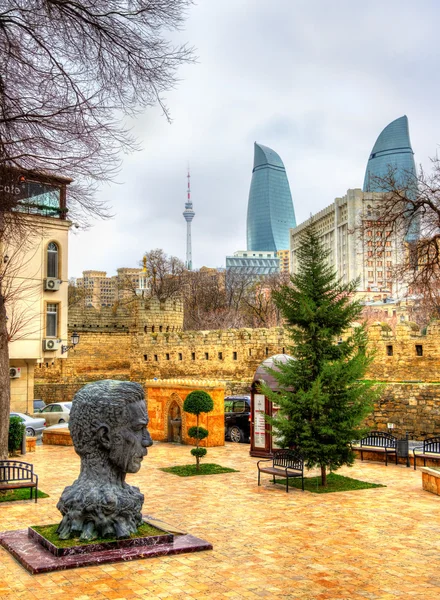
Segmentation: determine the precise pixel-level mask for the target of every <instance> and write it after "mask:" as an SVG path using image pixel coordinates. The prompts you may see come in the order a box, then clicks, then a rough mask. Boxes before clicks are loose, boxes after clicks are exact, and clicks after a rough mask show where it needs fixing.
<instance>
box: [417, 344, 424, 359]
mask: <svg viewBox="0 0 440 600" xmlns="http://www.w3.org/2000/svg"><path fill="white" fill-rule="evenodd" d="M416 356H423V346H422V344H416Z"/></svg>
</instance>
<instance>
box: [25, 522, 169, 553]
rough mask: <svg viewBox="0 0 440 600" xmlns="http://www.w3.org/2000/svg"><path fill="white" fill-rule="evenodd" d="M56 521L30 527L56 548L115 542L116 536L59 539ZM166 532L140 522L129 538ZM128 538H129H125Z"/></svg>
mask: <svg viewBox="0 0 440 600" xmlns="http://www.w3.org/2000/svg"><path fill="white" fill-rule="evenodd" d="M58 525H59V524H58V523H56V524H55V525H32V529H35V531H37V532H38V533H39V534H40V535H42V536H43V537H44V538H46V540H48V541H49V542H51V543H52V544H53V545H54V546H56V547H57V548H71V547H72V546H88V545H90V544H100V543H103V542H117V541H118V540H117V539H116V538H96V539H94V540H91V541H87V542H83V541H81V540H80V539H79V537H73V538H69V539H68V540H60V539H59V537H58V534H57V533H56V531H57V529H58ZM165 534H166V532H165V531H162V530H161V529H157V528H156V527H153V525H150V524H149V523H142V525H140V526H139V527H138V530H137V531H136V533H132V534H131V535H130V536H129V537H130V538H131V539H135V538H144V537H152V536H156V535H165ZM126 539H129V538H126Z"/></svg>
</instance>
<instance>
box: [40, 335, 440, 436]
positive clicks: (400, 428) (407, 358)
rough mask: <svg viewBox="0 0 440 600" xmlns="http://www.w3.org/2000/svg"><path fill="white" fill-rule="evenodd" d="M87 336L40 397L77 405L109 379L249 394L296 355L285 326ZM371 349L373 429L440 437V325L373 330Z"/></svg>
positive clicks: (48, 378)
mask: <svg viewBox="0 0 440 600" xmlns="http://www.w3.org/2000/svg"><path fill="white" fill-rule="evenodd" d="M80 335H81V339H80V343H79V344H78V346H77V347H76V349H75V351H70V353H69V357H68V359H67V360H64V361H54V364H52V363H46V364H45V365H43V366H41V367H40V368H38V367H37V368H36V371H35V397H36V398H40V397H41V398H43V399H44V400H45V401H46V402H49V401H54V400H70V399H71V397H72V396H73V394H74V393H75V391H76V390H77V389H79V388H80V387H81V386H82V385H84V384H85V383H87V382H89V381H95V380H97V379H104V378H113V379H127V380H133V381H139V382H145V381H146V380H153V379H154V378H158V379H160V380H169V379H176V378H192V379H197V380H216V381H218V382H220V383H222V384H223V385H224V386H225V393H226V394H231V393H235V394H236V393H243V392H248V391H249V385H250V383H251V381H252V378H253V376H254V373H255V370H256V368H257V366H258V365H259V364H260V363H261V362H262V361H263V360H264V359H265V358H266V357H267V356H272V355H274V354H281V353H283V352H286V353H289V349H288V343H289V340H288V339H287V336H286V333H285V331H284V330H283V329H282V328H273V329H234V330H226V331H223V330H222V331H186V332H184V331H177V332H176V331H175V332H174V333H173V332H166V331H165V332H164V331H162V332H161V333H160V332H154V333H151V332H150V331H147V332H145V331H144V330H143V329H142V328H141V329H140V330H139V329H136V330H135V331H133V330H132V331H129V329H128V328H127V330H125V329H124V330H121V329H119V330H111V329H110V328H106V330H105V331H103V330H101V329H100V328H91V329H87V328H84V329H83V330H81V331H80ZM369 345H370V347H371V348H374V350H375V358H374V360H373V362H372V364H371V366H370V369H369V371H368V373H367V375H366V378H367V379H372V380H375V381H378V382H380V384H381V385H383V393H382V394H381V400H380V401H379V402H378V403H377V405H376V407H375V410H374V413H373V415H372V416H371V417H370V418H369V419H368V424H369V425H371V426H372V427H376V428H379V429H386V428H387V424H388V423H394V424H395V425H396V430H395V432H396V433H397V434H399V435H400V434H402V435H404V433H405V431H408V432H409V433H410V436H412V437H413V438H414V439H420V438H423V437H425V436H426V435H428V434H429V435H433V434H439V435H440V385H437V383H439V382H440V324H437V323H435V324H433V325H431V326H430V327H429V328H428V330H427V332H426V334H425V335H422V334H421V333H420V331H419V330H418V329H417V328H416V327H415V326H414V325H413V324H408V323H404V324H400V325H398V326H397V327H396V331H395V334H392V332H387V331H385V330H384V329H383V326H382V325H380V324H377V325H373V326H371V327H370V329H369ZM385 384H386V385H385Z"/></svg>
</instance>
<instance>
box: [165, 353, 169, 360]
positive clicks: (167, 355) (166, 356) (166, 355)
mask: <svg viewBox="0 0 440 600" xmlns="http://www.w3.org/2000/svg"><path fill="white" fill-rule="evenodd" d="M165 358H166V359H167V360H170V355H169V354H168V352H167V353H166V354H165Z"/></svg>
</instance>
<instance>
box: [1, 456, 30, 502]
mask: <svg viewBox="0 0 440 600" xmlns="http://www.w3.org/2000/svg"><path fill="white" fill-rule="evenodd" d="M19 488H30V500H32V490H33V489H34V488H35V502H36V501H37V497H38V475H37V474H36V473H34V465H31V464H29V463H25V462H21V461H19V460H0V491H1V490H16V489H19Z"/></svg>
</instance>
